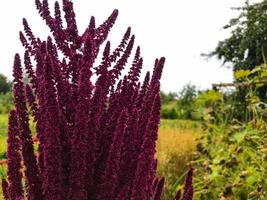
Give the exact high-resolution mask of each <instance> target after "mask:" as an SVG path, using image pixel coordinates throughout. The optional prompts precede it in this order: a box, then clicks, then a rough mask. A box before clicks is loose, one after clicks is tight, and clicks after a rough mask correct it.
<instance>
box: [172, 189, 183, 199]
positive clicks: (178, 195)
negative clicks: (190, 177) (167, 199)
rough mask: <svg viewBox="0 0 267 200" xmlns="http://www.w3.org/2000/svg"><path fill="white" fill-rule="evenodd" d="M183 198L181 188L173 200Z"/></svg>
mask: <svg viewBox="0 0 267 200" xmlns="http://www.w3.org/2000/svg"><path fill="white" fill-rule="evenodd" d="M180 199H181V190H178V191H177V193H176V195H175V197H174V198H173V200H180Z"/></svg>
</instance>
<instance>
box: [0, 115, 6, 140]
mask: <svg viewBox="0 0 267 200" xmlns="http://www.w3.org/2000/svg"><path fill="white" fill-rule="evenodd" d="M7 123H8V114H0V137H3V136H6V135H7Z"/></svg>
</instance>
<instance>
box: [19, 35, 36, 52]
mask: <svg viewBox="0 0 267 200" xmlns="http://www.w3.org/2000/svg"><path fill="white" fill-rule="evenodd" d="M19 39H20V42H21V44H22V46H23V47H24V48H25V49H26V50H27V51H28V52H29V53H31V54H33V51H32V47H31V46H30V44H29V43H28V41H27V39H26V37H25V36H24V34H23V33H22V32H21V31H20V32H19Z"/></svg>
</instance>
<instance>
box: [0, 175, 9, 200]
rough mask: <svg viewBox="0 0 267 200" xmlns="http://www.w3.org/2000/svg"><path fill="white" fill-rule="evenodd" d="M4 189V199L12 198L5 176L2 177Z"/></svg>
mask: <svg viewBox="0 0 267 200" xmlns="http://www.w3.org/2000/svg"><path fill="white" fill-rule="evenodd" d="M2 191H3V196H4V200H10V198H9V196H8V182H7V181H6V179H4V178H3V179H2Z"/></svg>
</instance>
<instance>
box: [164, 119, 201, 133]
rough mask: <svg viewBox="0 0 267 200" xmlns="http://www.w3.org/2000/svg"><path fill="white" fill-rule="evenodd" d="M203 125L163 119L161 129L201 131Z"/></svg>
mask: <svg viewBox="0 0 267 200" xmlns="http://www.w3.org/2000/svg"><path fill="white" fill-rule="evenodd" d="M200 127H201V124H200V122H198V121H191V120H181V119H161V120H160V128H161V129H193V130H197V129H200Z"/></svg>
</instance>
